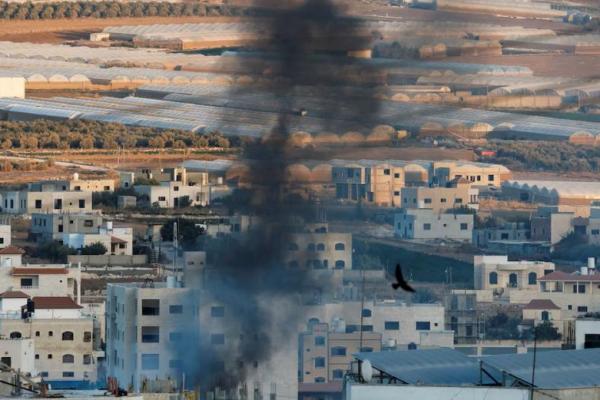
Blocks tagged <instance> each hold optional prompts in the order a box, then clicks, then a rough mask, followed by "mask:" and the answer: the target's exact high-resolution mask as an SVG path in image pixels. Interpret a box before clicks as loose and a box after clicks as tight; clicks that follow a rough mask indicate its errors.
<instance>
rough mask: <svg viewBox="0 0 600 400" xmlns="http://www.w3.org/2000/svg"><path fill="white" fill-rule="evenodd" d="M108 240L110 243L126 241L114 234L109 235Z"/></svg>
mask: <svg viewBox="0 0 600 400" xmlns="http://www.w3.org/2000/svg"><path fill="white" fill-rule="evenodd" d="M110 242H111V243H127V240H123V239H121V238H118V237H116V236H111V237H110Z"/></svg>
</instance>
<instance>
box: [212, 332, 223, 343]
mask: <svg viewBox="0 0 600 400" xmlns="http://www.w3.org/2000/svg"><path fill="white" fill-rule="evenodd" d="M210 344H216V345H220V344H225V335H224V334H222V333H215V334H212V335H210Z"/></svg>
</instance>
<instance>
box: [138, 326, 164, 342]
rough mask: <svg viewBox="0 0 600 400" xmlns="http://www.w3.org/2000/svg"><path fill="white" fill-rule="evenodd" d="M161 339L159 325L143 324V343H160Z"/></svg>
mask: <svg viewBox="0 0 600 400" xmlns="http://www.w3.org/2000/svg"><path fill="white" fill-rule="evenodd" d="M159 341H160V334H159V327H158V326H142V343H158V342H159Z"/></svg>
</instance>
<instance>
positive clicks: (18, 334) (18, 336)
mask: <svg viewBox="0 0 600 400" xmlns="http://www.w3.org/2000/svg"><path fill="white" fill-rule="evenodd" d="M21 336H22V335H21V332H18V331H14V332H11V333H10V338H11V339H21Z"/></svg>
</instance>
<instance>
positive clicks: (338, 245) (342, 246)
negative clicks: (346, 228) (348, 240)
mask: <svg viewBox="0 0 600 400" xmlns="http://www.w3.org/2000/svg"><path fill="white" fill-rule="evenodd" d="M335 249H336V250H338V251H343V250H346V245H345V244H344V243H336V244H335Z"/></svg>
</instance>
